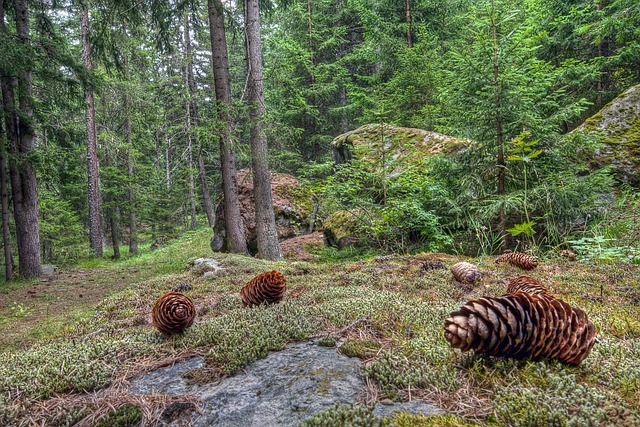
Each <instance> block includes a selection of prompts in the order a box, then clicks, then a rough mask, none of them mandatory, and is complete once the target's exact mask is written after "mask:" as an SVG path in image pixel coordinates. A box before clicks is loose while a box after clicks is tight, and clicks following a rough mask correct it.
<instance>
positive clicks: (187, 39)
mask: <svg viewBox="0 0 640 427" xmlns="http://www.w3.org/2000/svg"><path fill="white" fill-rule="evenodd" d="M190 31H191V30H190V28H189V12H188V11H187V12H186V13H185V19H184V48H185V56H186V61H185V66H184V78H185V85H186V88H187V95H186V96H185V100H186V103H185V104H186V105H185V109H186V115H187V117H186V119H187V120H186V134H187V162H188V166H189V169H188V170H189V174H188V181H189V206H190V208H191V209H190V213H191V224H190V227H191V229H192V230H193V229H195V228H196V227H197V226H198V221H197V219H196V194H195V186H196V185H195V180H194V179H193V170H194V167H193V145H194V144H193V135H192V134H193V127H194V125H195V124H194V123H193V120H194V111H193V106H194V103H193V100H192V99H191V90H190V86H191V81H190V80H191V72H192V64H191V61H192V58H191V35H190V34H189V32H190Z"/></svg>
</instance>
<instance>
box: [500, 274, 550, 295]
mask: <svg viewBox="0 0 640 427" xmlns="http://www.w3.org/2000/svg"><path fill="white" fill-rule="evenodd" d="M516 292H526V293H528V294H543V295H548V296H550V297H553V294H552V293H551V291H549V289H547V287H546V286H545V285H544V284H542V282H539V281H537V280H536V279H534V278H533V277H529V276H520V277H516V278H515V279H513V280H511V282H509V285H507V294H515V293H516Z"/></svg>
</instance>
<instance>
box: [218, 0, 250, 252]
mask: <svg viewBox="0 0 640 427" xmlns="http://www.w3.org/2000/svg"><path fill="white" fill-rule="evenodd" d="M208 7H209V30H210V35H211V56H212V63H213V78H214V86H215V92H216V99H217V108H218V118H219V119H220V122H221V123H222V126H221V129H220V169H221V172H222V193H223V196H224V201H223V209H224V219H225V228H226V232H227V234H226V239H227V247H228V248H229V251H230V252H233V253H240V254H246V253H248V252H249V251H248V250H247V239H246V237H245V234H244V226H243V222H242V216H241V215H240V201H239V200H238V181H237V176H236V156H235V153H234V151H233V141H232V139H231V129H232V128H233V125H232V121H231V114H230V113H229V109H230V108H231V83H230V79H229V58H228V56H227V38H226V35H225V31H224V15H223V13H222V2H221V0H208Z"/></svg>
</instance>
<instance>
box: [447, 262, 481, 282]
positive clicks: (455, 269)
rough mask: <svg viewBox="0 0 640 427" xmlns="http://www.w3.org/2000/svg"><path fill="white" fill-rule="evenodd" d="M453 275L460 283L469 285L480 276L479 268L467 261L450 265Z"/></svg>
mask: <svg viewBox="0 0 640 427" xmlns="http://www.w3.org/2000/svg"><path fill="white" fill-rule="evenodd" d="M451 273H453V277H454V278H455V279H456V280H457V281H458V282H460V283H464V284H466V285H471V284H474V283H475V282H477V281H478V280H480V279H481V278H482V273H480V269H479V268H478V267H476V266H475V265H473V264H471V263H468V262H459V263H457V264H454V265H453V266H452V267H451Z"/></svg>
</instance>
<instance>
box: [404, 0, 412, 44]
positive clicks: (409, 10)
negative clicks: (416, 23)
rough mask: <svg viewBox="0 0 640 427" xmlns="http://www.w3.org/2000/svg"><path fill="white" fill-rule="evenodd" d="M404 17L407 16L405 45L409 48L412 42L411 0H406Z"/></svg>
mask: <svg viewBox="0 0 640 427" xmlns="http://www.w3.org/2000/svg"><path fill="white" fill-rule="evenodd" d="M405 10H406V17H407V47H408V48H409V49H411V47H412V46H413V43H412V41H411V0H407V5H406V8H405Z"/></svg>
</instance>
